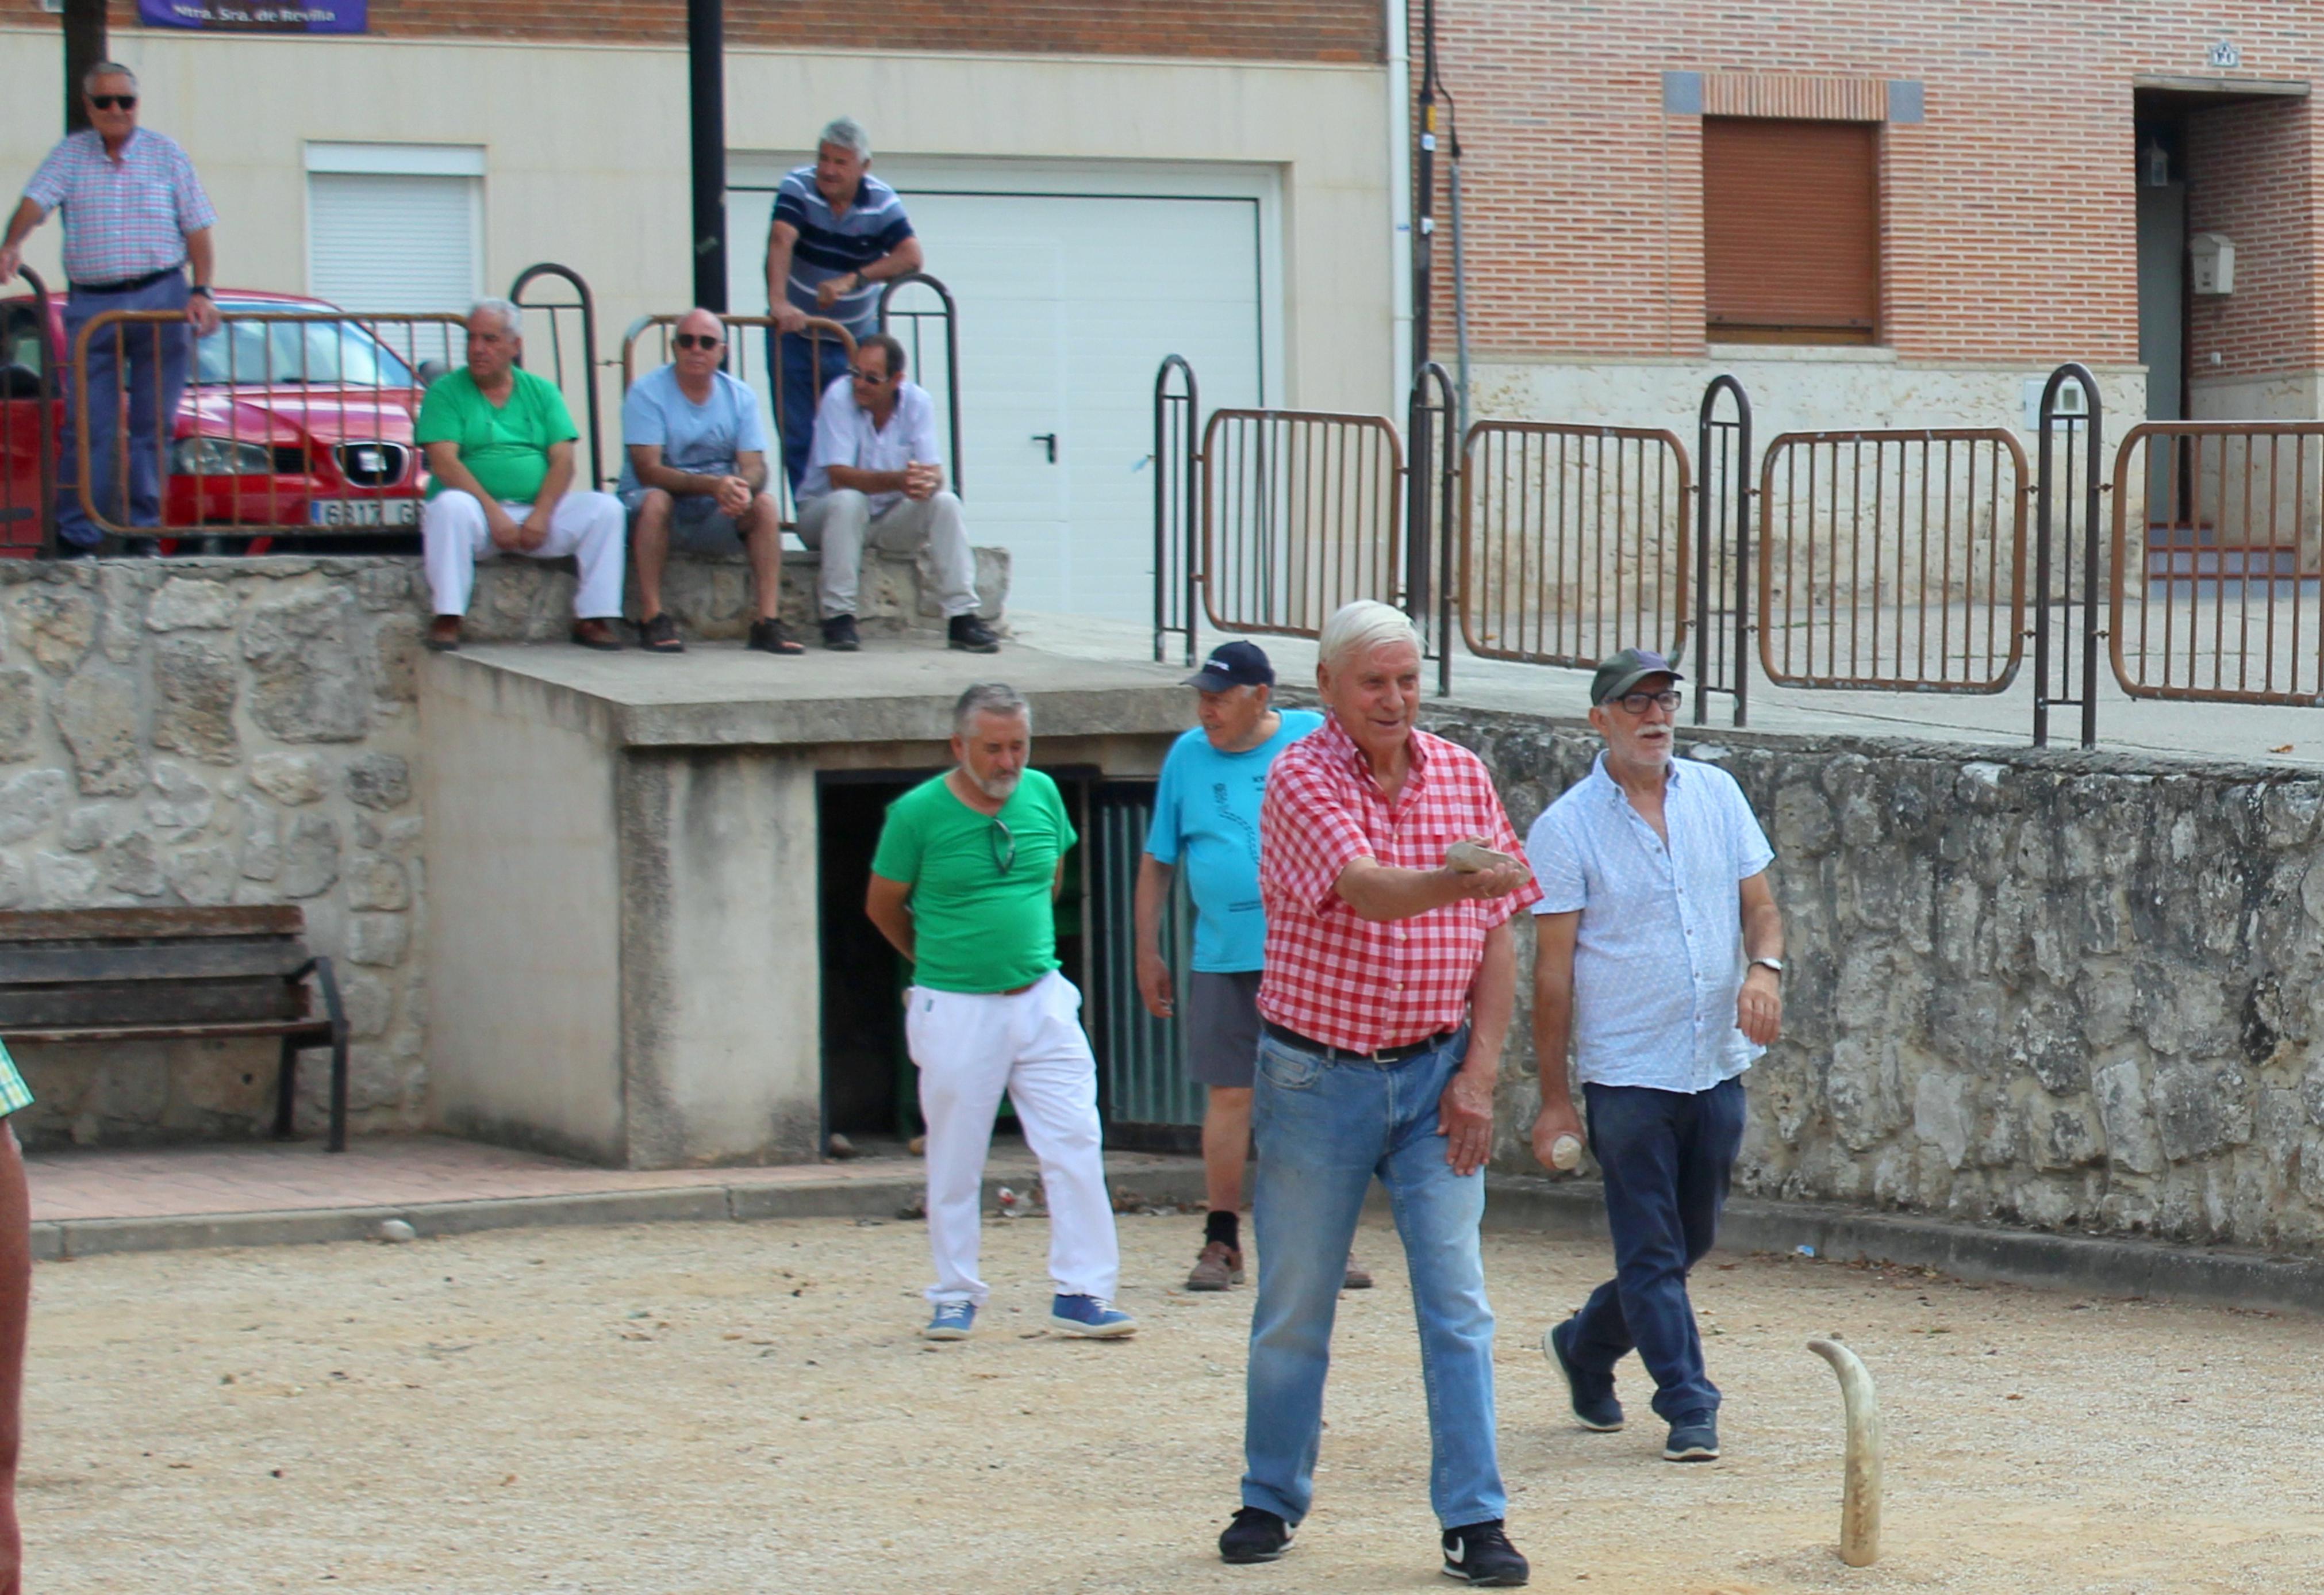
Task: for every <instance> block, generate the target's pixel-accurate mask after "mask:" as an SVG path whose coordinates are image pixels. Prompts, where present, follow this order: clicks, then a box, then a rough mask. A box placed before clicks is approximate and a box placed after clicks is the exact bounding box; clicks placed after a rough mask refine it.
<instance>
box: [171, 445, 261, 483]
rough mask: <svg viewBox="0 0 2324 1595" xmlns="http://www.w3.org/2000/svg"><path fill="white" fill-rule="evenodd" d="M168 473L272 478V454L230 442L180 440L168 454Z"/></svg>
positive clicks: (196, 475)
mask: <svg viewBox="0 0 2324 1595" xmlns="http://www.w3.org/2000/svg"><path fill="white" fill-rule="evenodd" d="M170 473H171V475H172V476H179V477H271V476H272V475H273V474H274V450H272V449H270V448H268V447H267V446H266V445H265V444H263V443H237V442H235V440H233V439H231V438H180V439H179V440H177V442H176V443H175V444H173V445H172V446H171V450H170Z"/></svg>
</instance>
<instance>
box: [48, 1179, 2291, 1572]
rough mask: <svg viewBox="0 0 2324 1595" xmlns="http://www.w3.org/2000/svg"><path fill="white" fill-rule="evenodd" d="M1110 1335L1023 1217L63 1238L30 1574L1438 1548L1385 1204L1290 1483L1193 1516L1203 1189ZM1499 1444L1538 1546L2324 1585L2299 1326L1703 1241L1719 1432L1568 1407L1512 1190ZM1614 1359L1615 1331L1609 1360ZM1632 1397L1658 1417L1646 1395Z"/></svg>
mask: <svg viewBox="0 0 2324 1595" xmlns="http://www.w3.org/2000/svg"><path fill="white" fill-rule="evenodd" d="M1121 1232H1122V1242H1123V1251H1124V1261H1125V1265H1126V1267H1125V1274H1126V1284H1125V1286H1124V1288H1123V1292H1122V1298H1123V1303H1124V1305H1126V1306H1127V1307H1129V1308H1130V1310H1132V1311H1133V1312H1137V1313H1139V1315H1140V1318H1141V1320H1142V1322H1143V1324H1144V1326H1145V1327H1144V1329H1143V1331H1142V1332H1141V1333H1140V1334H1139V1337H1138V1338H1137V1339H1135V1340H1130V1341H1126V1342H1112V1343H1090V1342H1074V1341H1066V1340H1057V1339H1053V1338H1051V1337H1050V1336H1049V1335H1047V1333H1045V1332H1043V1331H1042V1330H1041V1329H1040V1328H1039V1325H1040V1324H1041V1323H1042V1322H1043V1321H1045V1320H1046V1317H1047V1287H1046V1284H1043V1283H1042V1278H1041V1273H1042V1268H1041V1259H1042V1254H1043V1248H1044V1247H1045V1246H1046V1241H1047V1226H1046V1224H1045V1223H1043V1222H1041V1221H1039V1220H1037V1219H1028V1220H1021V1221H1017V1222H1010V1223H1002V1222H997V1221H996V1222H992V1223H991V1224H989V1225H988V1235H989V1240H988V1244H987V1249H986V1259H987V1265H986V1266H987V1275H988V1277H990V1278H991V1279H993V1280H994V1281H995V1282H996V1284H997V1294H996V1296H995V1298H994V1301H993V1304H992V1306H991V1308H990V1309H988V1311H987V1312H986V1314H985V1321H984V1325H983V1326H982V1328H981V1330H980V1332H979V1334H978V1336H977V1338H976V1339H975V1340H972V1341H970V1342H968V1343H966V1344H964V1345H958V1346H947V1347H940V1348H939V1347H927V1346H923V1345H922V1344H921V1342H920V1341H919V1340H918V1339H917V1338H916V1337H915V1331H916V1330H917V1328H918V1323H919V1321H920V1317H921V1311H920V1304H919V1303H918V1285H919V1284H920V1282H921V1280H922V1278H923V1274H924V1270H925V1267H926V1262H927V1257H926V1252H925V1249H924V1246H925V1241H924V1237H923V1233H922V1230H921V1229H920V1227H919V1226H918V1225H917V1224H911V1223H904V1222H889V1223H882V1224H876V1225H874V1224H865V1223H861V1222H849V1221H846V1220H816V1221H803V1222H794V1223H764V1224H755V1225H742V1224H706V1225H678V1224H669V1225H658V1226H650V1227H641V1228H635V1229H572V1230H535V1231H511V1232H503V1233H498V1234H491V1235H484V1236H478V1237H472V1238H461V1239H453V1240H441V1241H428V1242H421V1243H419V1244H416V1245H407V1246H401V1247H381V1246H373V1245H345V1246H336V1247H277V1248H272V1249H266V1250H253V1251H240V1252H208V1253H188V1254H179V1255H166V1254H164V1255H144V1256H134V1257H104V1258H96V1259H91V1260H88V1261H83V1262H78V1263H68V1264H50V1265H43V1266H42V1268H41V1270H40V1273H39V1275H38V1280H37V1293H38V1294H37V1303H36V1307H35V1317H34V1321H33V1345H32V1369H31V1377H30V1381H29V1390H28V1398H27V1399H28V1408H29V1410H28V1414H27V1433H28V1436H29V1440H28V1448H27V1454H26V1459H25V1478H24V1480H23V1489H24V1505H25V1518H26V1530H27V1536H28V1540H29V1545H28V1557H27V1564H28V1566H29V1568H30V1569H31V1570H32V1579H31V1580H30V1581H29V1587H30V1588H31V1589H33V1590H38V1591H42V1595H58V1592H62V1591H81V1590H91V1591H94V1590H103V1591H106V1592H107V1595H135V1592H142V1591H157V1592H158V1591H168V1592H170V1595H186V1592H189V1591H214V1590H313V1589H316V1588H318V1587H321V1586H330V1587H337V1588H354V1589H364V1590H399V1591H400V1590H427V1591H439V1590H441V1591H491V1592H493V1595H504V1592H507V1591H513V1590H590V1591H600V1590H602V1591H616V1590H618V1591H638V1592H641V1595H644V1592H650V1595H680V1592H685V1595H693V1592H696V1591H699V1592H703V1595H736V1592H738V1591H759V1590H767V1591H775V1590H781V1591H807V1590H883V1591H884V1590H912V1591H932V1592H936V1595H973V1592H986V1591H989V1592H991V1595H1036V1592H1040V1595H1046V1592H1049V1591H1059V1592H1063V1591H1083V1590H1157V1591H1158V1590H1173V1591H1176V1590H1229V1589H1231V1590H1253V1591H1293V1590H1297V1591H1302V1592H1305V1591H1307V1590H1335V1591H1336V1590H1347V1591H1369V1590H1425V1589H1432V1588H1449V1587H1450V1586H1449V1585H1446V1584H1445V1583H1443V1581H1441V1580H1440V1579H1439V1578H1438V1577H1437V1576H1436V1573H1435V1571H1434V1569H1435V1554H1434V1524H1433V1521H1432V1519H1431V1517H1430V1516H1429V1512H1428V1505H1427V1498H1426V1488H1425V1480H1426V1472H1427V1461H1428V1450H1427V1433H1426V1428H1425V1422H1424V1419H1423V1415H1422V1410H1421V1400H1420V1389H1419V1381H1418V1377H1417V1364H1416V1354H1415V1349H1414V1340H1413V1333H1412V1328H1411V1311H1410V1303H1409V1301H1408V1300H1407V1299H1406V1297H1407V1294H1408V1293H1407V1292H1406V1289H1405V1287H1404V1284H1403V1282H1402V1279H1401V1277H1400V1275H1401V1256H1400V1253H1399V1251H1398V1248H1397V1242H1396V1238H1395V1236H1394V1234H1393V1232H1392V1231H1391V1230H1388V1229H1383V1228H1371V1229H1367V1231H1366V1233H1365V1235H1364V1236H1363V1238H1362V1239H1361V1241H1360V1252H1361V1254H1362V1256H1363V1257H1365V1259H1366V1260H1367V1261H1368V1262H1369V1263H1370V1264H1371V1265H1372V1266H1373V1267H1374V1269H1375V1271H1376V1272H1377V1273H1378V1274H1379V1280H1380V1285H1379V1289H1377V1290H1374V1291H1371V1292H1369V1293H1365V1294H1349V1295H1347V1296H1345V1297H1343V1298H1342V1312H1341V1319H1340V1329H1339V1336H1338V1341H1337V1351H1338V1362H1337V1365H1336V1367H1335V1368H1334V1370H1333V1384H1332V1390H1331V1396H1330V1404H1329V1408H1328V1414H1329V1419H1330V1424H1331V1427H1330V1429H1329V1430H1328V1432H1327V1433H1326V1435H1325V1438H1324V1445H1323V1466H1322V1469H1321V1470H1320V1473H1319V1478H1318V1489H1319V1500H1318V1503H1317V1507H1316V1510H1315V1513H1314V1516H1313V1517H1312V1518H1311V1519H1310V1520H1309V1521H1308V1523H1307V1524H1306V1525H1305V1526H1304V1527H1303V1528H1302V1530H1301V1533H1300V1536H1299V1544H1297V1545H1296V1547H1295V1548H1294V1550H1293V1551H1292V1553H1290V1555H1289V1556H1287V1557H1286V1559H1285V1560H1284V1561H1282V1562H1280V1563H1276V1564H1274V1565H1272V1566H1269V1567H1259V1568H1227V1567H1224V1566H1222V1565H1221V1564H1220V1563H1218V1562H1217V1561H1216V1560H1215V1557H1214V1555H1213V1552H1212V1549H1211V1543H1212V1540H1213V1536H1214V1535H1216V1533H1217V1532H1218V1530H1219V1528H1220V1527H1221V1525H1222V1523H1223V1521H1224V1519H1225V1517H1226V1516H1227V1514H1228V1513H1229V1512H1230V1511H1231V1509H1232V1507H1233V1506H1234V1505H1235V1480H1236V1478H1237V1475H1238V1474H1239V1472H1240V1423H1241V1412H1242V1401H1241V1397H1242V1381H1241V1378H1240V1373H1241V1368H1242V1343H1243V1337H1244V1334H1245V1331H1246V1328H1247V1324H1248V1319H1249V1308H1250V1294H1249V1293H1248V1292H1247V1291H1237V1292H1235V1293H1232V1294H1228V1295H1224V1296H1215V1295H1213V1296H1189V1295H1186V1294H1182V1293H1180V1292H1179V1291H1178V1290H1177V1289H1176V1285H1177V1284H1178V1282H1179V1281H1180V1280H1181V1279H1182V1278H1183V1277H1184V1270H1185V1266H1186V1265H1187V1263H1188V1262H1190V1261H1191V1260H1192V1257H1193V1253H1194V1249H1195V1247H1196V1244H1197V1243H1198V1240H1199V1224H1198V1220H1195V1219H1187V1218H1179V1217H1164V1218H1157V1217H1145V1218H1125V1219H1122V1221H1121ZM1487 1266H1488V1270H1489V1278H1490V1280H1491V1281H1492V1284H1493V1293H1494V1301H1495V1304H1496V1306H1497V1308H1498V1310H1499V1312H1500V1314H1501V1319H1502V1325H1503V1333H1502V1338H1501V1343H1500V1351H1499V1362H1500V1369H1501V1375H1500V1412H1501V1420H1502V1429H1501V1461H1502V1465H1503V1467H1504V1469H1505V1470H1506V1472H1507V1474H1508V1481H1509V1486H1510V1489H1511V1493H1512V1504H1511V1507H1510V1529H1511V1532H1512V1535H1513V1537H1514V1538H1515V1540H1516V1542H1517V1545H1518V1546H1519V1547H1520V1548H1521V1549H1522V1550H1524V1551H1525V1552H1526V1553H1528V1554H1529V1555H1530V1556H1531V1557H1532V1558H1533V1563H1534V1570H1535V1571H1534V1586H1535V1588H1536V1589H1542V1588H1560V1587H1564V1588H1571V1589H1574V1590H1580V1591H1588V1590H1600V1591H1607V1590H1625V1591H1627V1590H1637V1591H1641V1592H1652V1595H1673V1592H1678V1595H1761V1592H1774V1591H1791V1590H1798V1591H1811V1590H1813V1591H1823V1590H1877V1591H1892V1590H1990V1591H2006V1592H2009V1595H2018V1592H2021V1591H2027V1590H2040V1591H2044V1592H2045V1595H2046V1592H2049V1591H2069V1590H2070V1591H2107V1592H2109V1595H2111V1592H2116V1591H2131V1590H2147V1591H2166V1590H2167V1591H2181V1590H2270V1591H2278V1590H2313V1589H2317V1588H2319V1586H2324V1486H2319V1479H2318V1473H2317V1469H2316V1466H2315V1461H2314V1455H2315V1445H2316V1433H2317V1431H2316V1426H2315V1414H2316V1412H2317V1410H2318V1405H2319V1404H2318V1397H2319V1386H2320V1385H2324V1379H2319V1363H2324V1357H2319V1335H2318V1332H2317V1325H2316V1324H2315V1323H2314V1322H2312V1321H2305V1320H2301V1319H2287V1318H2281V1317H2277V1316H2274V1315H2272V1314H2264V1313H2243V1312H2232V1311H2218V1310H2210V1309H2202V1308H2192V1307H2178V1306H2168V1305H2162V1304H2156V1303H2144V1302H2118V1301H2107V1300H2086V1299H2078V1298H2075V1297H2072V1296H2067V1295H2052V1294H2043V1293H2040V1292H2032V1291H2019V1290H2012V1289H2008V1288H2005V1287H1999V1286H1994V1287H1984V1288H1980V1287H1978V1286H1975V1285H1969V1284H1960V1283H1958V1282H1953V1281H1948V1280H1944V1279H1941V1278H1937V1277H1934V1276H1932V1275H1925V1274H1922V1273H1918V1272H1915V1271H1906V1270H1889V1271H1880V1270H1870V1269H1863V1268H1856V1267H1848V1266H1835V1265H1831V1264H1826V1263H1821V1262H1813V1261H1809V1260H1806V1259H1803V1258H1794V1257H1784V1258H1775V1257H1749V1258H1735V1259H1729V1258H1724V1257H1721V1258H1717V1259H1714V1261H1713V1262H1712V1263H1711V1265H1707V1266H1705V1267H1704V1268H1703V1269H1702V1270H1701V1272H1700V1274H1699V1275H1698V1276H1697V1285H1696V1301H1697V1304H1698V1306H1699V1308H1700V1310H1701V1314H1702V1319H1703V1321H1704V1324H1705V1326H1706V1329H1707V1331H1708V1335H1709V1337H1710V1338H1709V1339H1708V1341H1707V1344H1708V1346H1709V1348H1710V1351H1711V1359H1712V1371H1713V1374H1714V1376H1715V1377H1717V1378H1718V1379H1719V1380H1720V1383H1721V1384H1722V1386H1724V1387H1725V1389H1726V1392H1727V1402H1728V1405H1727V1408H1726V1412H1725V1414H1724V1418H1723V1422H1722V1425H1721V1433H1722V1438H1723V1440H1724V1442H1725V1443H1726V1447H1727V1454H1726V1457H1725V1460H1723V1461H1720V1462H1717V1463H1714V1464H1710V1465H1696V1466H1690V1467H1677V1466H1674V1465H1671V1464H1668V1463H1665V1462H1663V1461H1660V1460H1659V1457H1658V1454H1657V1453H1658V1451H1659V1450H1660V1442H1661V1429H1660V1426H1659V1425H1657V1424H1655V1423H1654V1422H1653V1421H1652V1419H1651V1416H1650V1414H1646V1411H1645V1400H1644V1396H1645V1395H1646V1391H1645V1390H1644V1389H1643V1388H1642V1380H1641V1378H1640V1377H1638V1376H1637V1375H1635V1374H1632V1375H1631V1376H1630V1377H1628V1378H1627V1379H1626V1381H1625V1384H1626V1393H1627V1394H1628V1396H1629V1397H1630V1403H1631V1408H1632V1412H1633V1414H1634V1423H1633V1425H1632V1427H1631V1428H1630V1429H1629V1430H1628V1431H1626V1432H1625V1433H1618V1434H1610V1435H1597V1434H1589V1433H1583V1432H1582V1431H1581V1430H1580V1429H1578V1428H1576V1427H1575V1426H1574V1425H1573V1424H1572V1422H1571V1421H1570V1419H1569V1418H1568V1417H1567V1416H1566V1415H1565V1414H1563V1407H1562V1405H1561V1401H1560V1399H1559V1397H1560V1395H1561V1386H1559V1385H1558V1382H1557V1380H1556V1377H1555V1376H1554V1372H1553V1371H1552V1370H1551V1369H1550V1368H1548V1367H1547V1366H1546V1365H1545V1363H1544V1362H1543V1360H1542V1359H1541V1357H1540V1354H1539V1352H1538V1350H1537V1349H1536V1347H1537V1342H1538V1338H1539V1335H1540V1332H1541V1330H1542V1328H1543V1327H1544V1325H1545V1321H1547V1320H1548V1319H1549V1317H1550V1315H1551V1314H1553V1313H1559V1312H1564V1311H1565V1310H1567V1309H1568V1308H1570V1307H1571V1306H1572V1304H1573V1303H1576V1302H1578V1301H1579V1300H1580V1298H1581V1296H1582V1294H1583V1292H1584V1291H1585V1290H1586V1289H1587V1288H1588V1287H1589V1285H1590V1284H1592V1283H1594V1282H1595V1280H1596V1279H1597V1277H1598V1276H1599V1274H1600V1270H1601V1268H1602V1266H1603V1258H1602V1256H1601V1255H1600V1253H1599V1252H1598V1251H1597V1250H1596V1248H1594V1247H1591V1246H1587V1245H1580V1244H1572V1243H1567V1242H1559V1241H1548V1240H1543V1239H1540V1238H1533V1237H1526V1236H1517V1235H1505V1234H1496V1235H1492V1236H1489V1237H1488V1239H1487ZM1831 1331H1838V1332H1839V1333H1840V1334H1842V1335H1843V1336H1844V1337H1845V1338H1846V1339H1847V1340H1848V1341H1849V1344H1851V1345H1853V1346H1855V1347H1856V1348H1857V1349H1858V1351H1859V1352H1860V1353H1861V1354H1862V1355H1863V1357H1864V1359H1865V1360H1866V1361H1867V1363H1868V1364H1869V1365H1870V1367H1871V1368H1872V1370H1873V1373H1874V1375H1875V1377H1877V1379H1878V1381H1879V1385H1880V1391H1881V1396H1882V1401H1883V1405H1884V1407H1885V1410H1886V1417H1887V1425H1888V1435H1889V1461H1888V1501H1887V1522H1886V1539H1885V1544H1884V1551H1885V1554H1884V1557H1883V1560H1882V1562H1881V1563H1880V1565H1878V1566H1877V1567H1875V1568H1872V1569H1868V1570H1860V1571H1859V1570H1851V1569H1849V1568H1846V1567H1843V1566H1842V1565H1841V1564H1840V1562H1839V1560H1838V1557H1837V1554H1836V1551H1835V1548H1834V1545H1835V1540H1836V1537H1837V1533H1838V1519H1839V1489H1840V1401H1839V1396H1838V1393H1837V1389H1836V1386H1835V1385H1834V1382H1833V1379H1832V1377H1831V1373H1830V1371H1829V1370H1828V1369H1826V1368H1825V1367H1824V1365H1823V1364H1822V1363H1821V1362H1820V1361H1818V1360H1817V1359H1814V1358H1812V1356H1810V1355H1809V1354H1808V1353H1807V1352H1806V1351H1805V1350H1804V1349H1803V1341H1804V1340H1806V1339H1807V1338H1808V1337H1809V1336H1810V1335H1812V1334H1819V1333H1826V1332H1831ZM1628 1368H1635V1365H1634V1364H1633V1365H1626V1371H1627V1370H1628ZM1637 1420H1643V1421H1637Z"/></svg>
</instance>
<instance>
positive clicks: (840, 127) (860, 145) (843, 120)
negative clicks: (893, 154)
mask: <svg viewBox="0 0 2324 1595" xmlns="http://www.w3.org/2000/svg"><path fill="white" fill-rule="evenodd" d="M815 142H816V145H817V147H820V146H822V145H824V144H837V145H838V146H839V147H840V148H841V149H843V150H853V152H854V153H855V158H856V159H857V160H859V161H869V160H870V159H871V134H868V133H866V132H864V131H863V124H862V123H861V122H858V121H857V120H856V119H855V118H854V117H853V116H834V117H833V118H832V119H831V120H830V121H828V122H826V123H825V124H824V125H823V131H822V132H821V133H818V134H816V135H815Z"/></svg>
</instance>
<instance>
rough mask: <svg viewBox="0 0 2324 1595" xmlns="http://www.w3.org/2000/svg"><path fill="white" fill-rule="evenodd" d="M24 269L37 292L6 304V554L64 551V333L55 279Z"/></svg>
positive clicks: (1, 440) (2, 321)
mask: <svg viewBox="0 0 2324 1595" xmlns="http://www.w3.org/2000/svg"><path fill="white" fill-rule="evenodd" d="M18 275H20V276H22V277H23V280H24V283H25V286H27V287H28V288H30V289H31V290H32V297H31V298H29V299H17V300H12V301H9V302H8V303H7V304H5V305H0V556H7V557H12V558H16V559H25V558H30V557H32V556H34V555H40V556H42V557H47V556H51V555H53V554H54V553H55V552H56V537H57V474H56V473H57V432H56V429H57V413H56V412H57V403H56V399H57V340H56V329H55V328H54V327H53V326H52V325H51V318H52V317H53V316H54V314H55V313H56V312H55V309H54V305H53V301H51V300H50V298H49V287H48V284H47V283H43V282H42V281H41V276H40V274H39V273H38V272H35V271H33V270H32V268H31V267H30V266H26V267H24V268H23V269H22V270H21V271H20V272H19V273H18ZM0 286H5V284H0Z"/></svg>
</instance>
